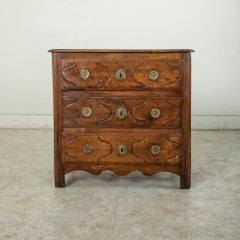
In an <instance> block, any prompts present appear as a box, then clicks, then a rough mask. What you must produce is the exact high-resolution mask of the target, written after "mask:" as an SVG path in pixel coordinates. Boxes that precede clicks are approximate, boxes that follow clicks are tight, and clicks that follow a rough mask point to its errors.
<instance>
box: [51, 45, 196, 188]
mask: <svg viewBox="0 0 240 240" xmlns="http://www.w3.org/2000/svg"><path fill="white" fill-rule="evenodd" d="M191 51H192V50H188V49H182V50H60V49H55V50H50V52H52V59H53V85H54V141H55V142H54V155H55V160H54V163H55V164H54V169H55V186H56V187H64V186H65V174H67V173H69V172H71V171H75V170H85V171H88V172H90V173H92V174H99V173H101V172H102V171H104V170H111V171H113V172H115V173H116V174H118V175H126V174H128V173H130V172H132V171H136V170H138V171H141V172H142V173H143V174H145V175H152V174H155V173H157V172H161V171H167V172H171V173H174V174H177V175H179V176H180V186H181V188H189V187H190V177H191V173H190V168H191V166H190V164H191V155H190V154H191V153H190V151H191V149H190V142H191V141H190V137H191V106H190V104H191V102H190V101H191V94H190V91H191V90H190V88H191V76H190V74H191V69H190V68H191Z"/></svg>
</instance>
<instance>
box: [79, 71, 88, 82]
mask: <svg viewBox="0 0 240 240" xmlns="http://www.w3.org/2000/svg"><path fill="white" fill-rule="evenodd" d="M80 76H81V78H82V79H84V80H86V79H88V78H89V76H90V72H89V70H87V69H82V70H81V71H80Z"/></svg>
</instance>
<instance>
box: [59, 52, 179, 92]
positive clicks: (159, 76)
mask: <svg viewBox="0 0 240 240" xmlns="http://www.w3.org/2000/svg"><path fill="white" fill-rule="evenodd" d="M60 64H61V67H60V70H61V89H62V90H73V89H88V90H91V89H92V90H139V89H146V90H149V89H161V90H175V91H176V90H179V89H180V87H181V82H182V75H183V74H182V69H183V67H182V65H183V63H182V55H181V54H180V53H62V54H61V61H60Z"/></svg>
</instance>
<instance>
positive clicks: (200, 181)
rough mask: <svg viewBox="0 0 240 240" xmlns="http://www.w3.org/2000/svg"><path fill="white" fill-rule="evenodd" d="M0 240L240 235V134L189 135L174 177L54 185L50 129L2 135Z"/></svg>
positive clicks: (82, 176) (78, 177)
mask: <svg viewBox="0 0 240 240" xmlns="http://www.w3.org/2000/svg"><path fill="white" fill-rule="evenodd" d="M0 156H1V157H0V179H1V180H0V239H1V240H2V239H4V240H5V239H14V240H15V239H34V240H35V239H37V240H38V239H48V240H51V239H53V240H58V239H64V240H66V239H78V240H79V239H84V240H88V239H90V240H91V239H94V240H97V239H104V240H111V239H124V240H141V239H144V240H151V239H157V240H162V239H165V240H171V239H174V240H179V239H180V240H181V239H184V240H188V239H193V240H198V239H203V240H205V239H206V240H214V239H221V240H222V239H233V240H236V239H239V236H240V131H228V132H227V131H193V132H192V188H191V189H190V190H180V189H179V177H177V176H175V175H173V174H168V173H160V174H155V175H154V176H152V177H146V176H144V175H142V174H141V173H139V172H134V173H131V174H129V175H128V176H126V177H118V176H116V175H115V174H113V173H112V172H110V171H106V172H103V173H102V174H101V175H99V176H93V175H91V174H89V173H85V172H74V173H71V174H69V175H67V177H66V180H67V181H66V183H67V187H65V188H62V189H59V188H55V187H54V183H53V136H52V130H1V131H0Z"/></svg>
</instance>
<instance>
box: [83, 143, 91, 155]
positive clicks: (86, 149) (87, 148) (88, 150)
mask: <svg viewBox="0 0 240 240" xmlns="http://www.w3.org/2000/svg"><path fill="white" fill-rule="evenodd" d="M92 151H93V146H92V145H91V144H88V143H87V144H85V145H84V146H83V152H84V153H86V154H90V153H91V152H92Z"/></svg>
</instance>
